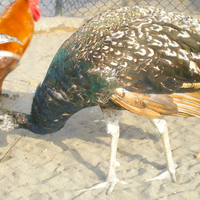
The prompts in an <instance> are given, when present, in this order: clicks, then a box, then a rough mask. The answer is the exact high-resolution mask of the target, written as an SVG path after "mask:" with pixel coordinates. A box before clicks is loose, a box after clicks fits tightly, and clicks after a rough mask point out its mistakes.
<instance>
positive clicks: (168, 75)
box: [0, 6, 200, 194]
mask: <svg viewBox="0 0 200 200" xmlns="http://www.w3.org/2000/svg"><path fill="white" fill-rule="evenodd" d="M199 66H200V24H199V22H198V20H196V19H194V18H192V17H190V16H186V15H184V14H181V13H176V14H175V13H168V12H165V11H164V10H161V9H157V8H154V7H142V6H141V7H122V8H118V9H112V10H108V11H106V12H103V13H102V14H99V15H97V16H95V17H94V18H92V19H91V20H89V21H88V22H87V23H86V24H85V25H83V26H82V27H81V28H80V29H79V30H78V31H77V32H76V33H74V34H73V35H72V36H71V37H70V38H69V39H68V40H66V41H65V42H64V43H63V45H62V46H61V47H60V49H59V50H58V52H57V53H56V55H55V56H54V58H53V60H52V62H51V64H50V67H49V70H48V72H47V74H46V77H45V79H44V81H43V83H42V84H41V85H39V86H38V88H37V91H36V93H35V96H34V99H33V103H32V109H31V114H30V115H27V114H23V113H18V112H14V111H9V110H1V115H0V119H1V124H0V130H1V131H9V130H12V129H15V128H25V129H28V130H30V131H32V132H35V133H39V134H45V133H52V132H56V131H58V130H59V129H61V128H62V127H63V126H64V124H65V122H66V121H67V119H69V117H70V116H71V115H72V114H74V113H75V112H77V111H79V110H80V109H82V108H85V107H88V106H96V105H98V106H100V107H101V109H102V111H103V114H104V118H105V122H106V127H107V133H108V134H110V135H111V153H110V166H109V170H108V175H107V179H106V181H105V182H102V183H99V184H98V185H96V186H94V187H91V188H89V189H96V188H100V187H107V188H108V190H107V193H108V194H110V193H111V192H112V191H113V188H114V186H115V185H116V183H117V182H119V180H118V179H117V177H116V174H115V166H116V151H117V142H118V138H119V121H118V117H117V112H116V110H118V109H126V110H129V111H131V112H133V113H136V114H138V115H143V116H146V117H148V118H151V121H152V122H153V124H154V125H155V128H156V129H157V131H158V132H159V134H160V135H161V138H162V141H163V145H164V151H165V154H166V162H167V166H166V171H165V172H163V173H162V174H160V175H159V176H157V177H155V178H153V179H147V180H146V181H151V180H156V179H163V178H166V177H170V178H171V180H172V181H174V182H175V181H176V175H175V164H174V162H173V159H172V153H171V149H170V144H169V136H168V129H167V124H166V121H165V120H164V119H163V118H162V117H164V116H196V117H200V92H199V89H200V67H199ZM86 190H87V189H86Z"/></svg>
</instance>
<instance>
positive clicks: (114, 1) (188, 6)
mask: <svg viewBox="0 0 200 200" xmlns="http://www.w3.org/2000/svg"><path fill="white" fill-rule="evenodd" d="M13 1H14V0H0V13H2V11H3V10H4V9H5V8H6V7H7V6H8V5H9V4H10V3H11V2H13ZM134 5H148V6H156V7H158V8H164V9H165V10H166V11H170V12H183V13H185V14H189V15H200V0H145V1H144V0H40V6H39V7H40V9H41V12H42V13H41V14H42V16H43V17H54V16H58V15H59V16H66V17H73V16H94V15H96V14H98V13H100V12H102V11H104V10H107V9H109V8H114V7H118V6H134Z"/></svg>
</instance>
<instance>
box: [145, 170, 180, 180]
mask: <svg viewBox="0 0 200 200" xmlns="http://www.w3.org/2000/svg"><path fill="white" fill-rule="evenodd" d="M164 179H170V180H171V181H172V182H173V183H175V182H176V175H175V169H173V170H168V169H164V170H162V171H161V172H160V174H158V175H157V176H155V177H153V178H149V179H144V180H143V181H142V182H150V181H157V180H164Z"/></svg>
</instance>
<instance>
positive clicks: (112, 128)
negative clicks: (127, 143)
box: [82, 109, 126, 195]
mask: <svg viewBox="0 0 200 200" xmlns="http://www.w3.org/2000/svg"><path fill="white" fill-rule="evenodd" d="M102 111H103V114H104V119H105V122H106V128H107V133H108V134H110V135H111V145H110V163H109V170H108V175H107V178H106V181H104V182H101V183H98V184H97V185H94V186H92V187H90V188H87V189H84V190H82V191H83V192H84V191H88V190H94V189H99V188H107V194H108V195H109V194H111V192H112V191H113V189H114V187H115V185H116V184H117V183H118V182H121V183H122V184H126V182H124V181H119V179H118V178H117V177H116V174H115V168H116V164H117V161H116V153H117V144H118V139H119V119H118V116H117V111H115V110H113V109H102Z"/></svg>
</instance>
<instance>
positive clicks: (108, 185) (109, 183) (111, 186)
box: [80, 178, 128, 195]
mask: <svg viewBox="0 0 200 200" xmlns="http://www.w3.org/2000/svg"><path fill="white" fill-rule="evenodd" d="M118 182H120V183H122V184H123V185H126V184H128V183H127V182H125V181H120V180H119V179H117V178H116V179H114V180H112V181H103V182H100V183H97V184H95V185H93V186H92V187H89V188H86V189H82V190H80V191H81V192H86V191H90V190H96V189H100V188H106V189H107V192H106V194H107V195H110V194H111V193H112V191H113V189H114V187H115V185H116V184H117V183H118Z"/></svg>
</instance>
